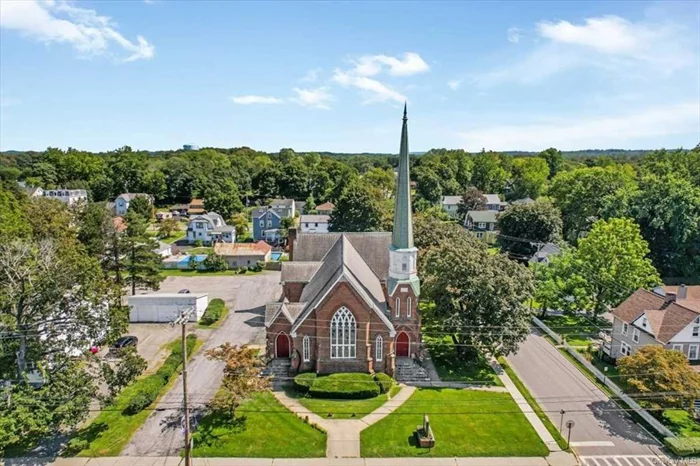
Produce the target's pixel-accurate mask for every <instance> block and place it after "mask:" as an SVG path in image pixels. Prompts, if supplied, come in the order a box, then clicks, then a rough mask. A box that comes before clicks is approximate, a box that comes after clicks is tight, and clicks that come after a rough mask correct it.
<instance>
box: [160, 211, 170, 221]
mask: <svg viewBox="0 0 700 466" xmlns="http://www.w3.org/2000/svg"><path fill="white" fill-rule="evenodd" d="M169 218H173V213H172V212H156V220H158V221H159V222H162V221H163V220H167V219H169Z"/></svg>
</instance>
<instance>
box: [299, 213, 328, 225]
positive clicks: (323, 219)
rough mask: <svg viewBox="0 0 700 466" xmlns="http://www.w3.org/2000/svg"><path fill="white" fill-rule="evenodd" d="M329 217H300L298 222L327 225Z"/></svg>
mask: <svg viewBox="0 0 700 466" xmlns="http://www.w3.org/2000/svg"><path fill="white" fill-rule="evenodd" d="M330 218H331V216H330V215H302V216H301V218H300V219H299V221H300V222H301V223H328V220H329V219H330Z"/></svg>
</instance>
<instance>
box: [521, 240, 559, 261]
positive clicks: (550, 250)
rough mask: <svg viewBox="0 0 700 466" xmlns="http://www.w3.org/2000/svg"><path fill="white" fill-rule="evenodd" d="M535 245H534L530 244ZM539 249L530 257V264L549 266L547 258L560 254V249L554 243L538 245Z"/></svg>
mask: <svg viewBox="0 0 700 466" xmlns="http://www.w3.org/2000/svg"><path fill="white" fill-rule="evenodd" d="M531 244H535V243H531ZM539 244H541V247H540V248H539V249H538V250H537V251H536V252H535V253H534V254H533V255H532V257H531V258H530V260H529V261H530V263H533V264H534V263H537V264H549V258H550V257H553V256H556V255H558V254H561V248H560V247H559V246H557V245H556V244H554V243H544V244H542V243H539Z"/></svg>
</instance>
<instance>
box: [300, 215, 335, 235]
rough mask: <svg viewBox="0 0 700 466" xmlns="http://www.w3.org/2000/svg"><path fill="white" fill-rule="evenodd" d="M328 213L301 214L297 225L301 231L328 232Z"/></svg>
mask: <svg viewBox="0 0 700 466" xmlns="http://www.w3.org/2000/svg"><path fill="white" fill-rule="evenodd" d="M330 218H331V217H330V215H302V216H301V217H300V219H299V227H300V228H301V232H302V233H328V221H329V220H330Z"/></svg>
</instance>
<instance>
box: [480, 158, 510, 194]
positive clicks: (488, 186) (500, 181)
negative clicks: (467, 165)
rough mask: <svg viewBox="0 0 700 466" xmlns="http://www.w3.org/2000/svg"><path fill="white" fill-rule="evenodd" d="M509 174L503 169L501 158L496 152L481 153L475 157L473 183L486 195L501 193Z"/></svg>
mask: <svg viewBox="0 0 700 466" xmlns="http://www.w3.org/2000/svg"><path fill="white" fill-rule="evenodd" d="M508 176H509V173H508V171H507V170H505V169H504V168H503V164H502V161H501V158H500V156H499V155H498V154H496V153H494V152H481V153H480V154H477V155H476V156H475V157H474V167H473V168H472V183H473V184H474V186H476V187H477V188H478V189H479V190H480V191H482V192H485V193H501V192H503V189H504V188H505V185H506V181H507V180H508Z"/></svg>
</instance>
